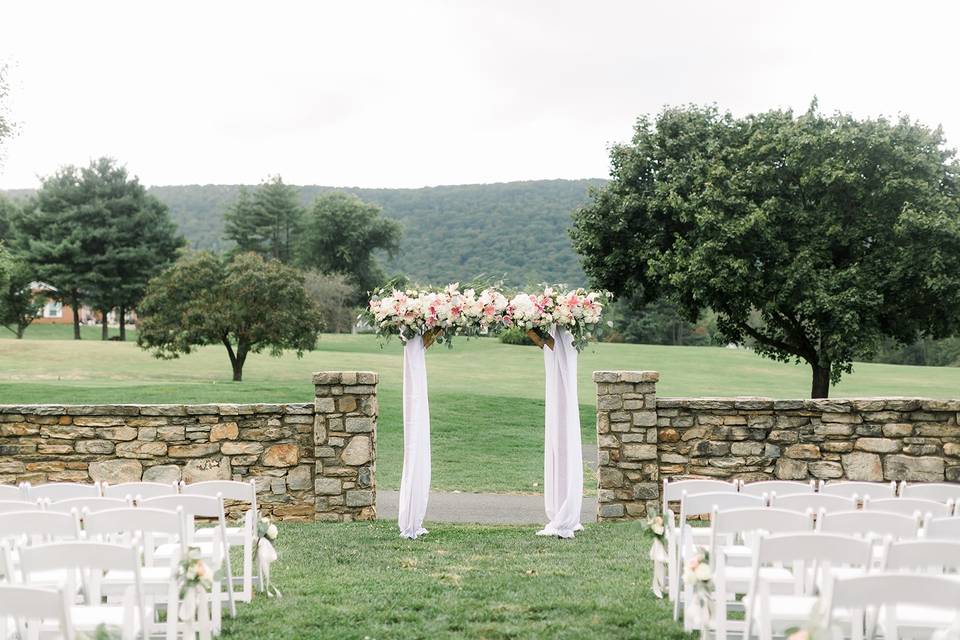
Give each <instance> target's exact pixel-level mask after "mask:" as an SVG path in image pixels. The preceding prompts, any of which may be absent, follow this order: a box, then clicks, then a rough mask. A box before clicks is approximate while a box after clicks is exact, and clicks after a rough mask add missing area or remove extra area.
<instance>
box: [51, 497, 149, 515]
mask: <svg viewBox="0 0 960 640" xmlns="http://www.w3.org/2000/svg"><path fill="white" fill-rule="evenodd" d="M128 506H130V503H129V502H127V501H126V500H123V499H121V498H69V499H67V500H59V501H57V502H51V503H50V504H48V505H47V511H59V512H60V513H70V511H72V510H73V509H76V510H77V512H78V513H81V514H82V513H84V512H88V513H95V512H97V511H106V510H107V509H121V508H123V507H128Z"/></svg>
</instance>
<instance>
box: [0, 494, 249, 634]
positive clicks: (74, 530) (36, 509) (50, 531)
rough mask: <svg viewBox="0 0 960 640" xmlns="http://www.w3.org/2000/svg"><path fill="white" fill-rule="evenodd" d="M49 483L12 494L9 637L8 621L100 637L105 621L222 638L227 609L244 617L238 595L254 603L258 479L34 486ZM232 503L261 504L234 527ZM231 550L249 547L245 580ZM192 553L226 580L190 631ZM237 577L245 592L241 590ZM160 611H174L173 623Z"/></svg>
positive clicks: (3, 602)
mask: <svg viewBox="0 0 960 640" xmlns="http://www.w3.org/2000/svg"><path fill="white" fill-rule="evenodd" d="M42 486H44V485H41V487H42ZM41 487H29V486H21V487H18V489H19V490H20V491H21V492H22V493H21V494H20V496H21V497H27V498H28V499H27V500H4V501H0V543H2V547H3V553H2V556H0V638H3V637H8V634H7V633H5V629H4V625H5V624H7V625H9V624H10V622H11V620H13V621H14V624H15V625H16V631H17V633H19V634H20V636H21V637H35V636H36V637H39V636H43V637H48V636H49V635H50V633H51V632H52V633H53V636H52V637H73V636H74V632H82V633H85V634H87V635H91V633H92V632H96V631H97V630H96V627H95V626H94V623H96V624H97V625H99V624H100V623H102V622H108V623H110V624H111V625H112V626H115V627H116V628H117V629H120V630H121V632H122V636H123V637H124V638H127V637H130V638H132V637H135V636H137V635H142V636H143V637H147V636H148V635H151V634H157V633H161V634H163V635H165V637H166V638H168V639H169V640H173V639H174V638H177V637H194V632H196V633H197V634H199V635H200V636H201V637H210V635H211V633H213V634H216V633H218V632H219V629H220V626H221V609H222V608H224V607H226V608H227V609H228V610H229V613H230V615H231V616H232V615H235V611H236V609H235V601H236V600H240V601H249V600H250V599H251V597H252V578H253V566H252V564H253V563H252V551H253V547H254V544H255V541H256V526H257V511H256V491H255V489H254V486H253V485H252V483H241V482H230V481H210V482H202V483H196V484H190V485H183V484H179V483H177V484H171V485H163V484H158V483H128V484H126V485H114V486H109V485H97V486H95V487H94V485H71V484H66V483H64V484H58V485H57V486H56V487H52V486H51V487H50V488H48V489H44V490H41V491H40V492H34V490H35V489H41ZM118 496H123V497H122V498H121V497H118ZM30 498H33V499H30ZM225 499H229V500H231V501H232V504H233V503H239V506H241V508H246V507H249V508H248V509H247V510H246V511H244V512H243V515H242V517H241V521H240V523H239V526H234V527H228V526H227V521H226V510H225V506H224V504H225V502H224V501H225ZM242 503H246V504H242ZM11 506H12V507H19V508H8V507H11ZM211 521H212V523H213V526H205V525H206V524H207V523H209V522H211ZM231 545H237V546H240V545H242V546H243V557H244V576H243V577H242V578H240V579H239V581H235V580H234V578H233V571H232V567H231V562H230V553H229V549H230V546H231ZM187 549H192V550H194V553H199V554H200V556H201V557H202V558H203V560H204V562H205V564H206V565H207V566H208V567H210V569H211V571H216V578H215V579H214V580H213V582H212V591H211V593H210V594H209V595H207V594H206V592H203V594H202V596H201V602H199V605H198V606H196V607H194V608H195V609H196V616H195V620H194V618H193V617H191V622H190V623H189V624H187V625H186V626H185V625H183V624H181V623H180V622H179V621H178V620H179V617H180V616H179V615H178V607H179V605H180V604H181V602H180V597H179V596H180V594H179V588H178V585H179V581H178V580H177V579H176V568H177V565H178V562H179V560H180V558H181V557H183V554H184V553H185V552H186V550H187ZM131 558H133V561H131ZM134 565H135V566H134ZM237 582H239V586H240V590H239V591H235V590H234V588H233V586H234V585H235V584H236V583H237ZM261 586H262V585H261ZM31 594H32V595H33V596H35V597H31ZM25 603H31V604H25ZM78 603H80V604H78ZM195 604H196V603H195ZM41 609H42V615H38V613H39V612H40V610H41ZM160 611H165V612H166V613H165V615H166V618H165V622H163V623H160V622H159V621H160V618H159V617H158V612H160ZM37 618H44V621H43V622H42V623H41V622H39V621H38V620H37ZM194 622H196V624H195V625H194ZM52 627H60V631H59V632H54V631H52ZM188 633H189V635H187V634H188ZM94 635H95V634H94Z"/></svg>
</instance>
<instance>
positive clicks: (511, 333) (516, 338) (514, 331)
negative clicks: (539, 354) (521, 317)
mask: <svg viewBox="0 0 960 640" xmlns="http://www.w3.org/2000/svg"><path fill="white" fill-rule="evenodd" d="M500 342H502V343H503V344H519V345H529V346H531V347H533V346H536V345H534V344H533V340H531V339H530V338H528V337H527V332H526V331H524V330H523V329H518V328H517V327H510V328H509V329H506V330H505V331H503V333H501V334H500Z"/></svg>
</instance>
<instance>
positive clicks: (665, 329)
mask: <svg viewBox="0 0 960 640" xmlns="http://www.w3.org/2000/svg"><path fill="white" fill-rule="evenodd" d="M604 315H605V317H606V319H607V320H608V321H609V322H612V323H613V329H614V331H613V332H609V333H608V337H609V338H612V341H614V342H633V343H641V344H669V345H683V346H694V345H695V346H706V345H710V344H713V343H714V340H713V333H714V332H716V320H715V317H714V314H713V313H712V312H710V311H707V312H705V313H703V314H702V318H700V319H699V320H698V322H689V321H688V320H687V319H686V318H684V317H683V316H682V315H681V314H680V311H679V309H677V305H676V304H674V303H673V302H671V301H670V300H668V299H666V298H661V299H659V300H657V301H655V302H651V303H649V304H641V303H639V302H638V301H637V300H636V299H635V298H633V297H623V298H621V299H620V300H618V301H617V302H615V303H613V304H612V305H610V306H609V307H607V313H605V314H604Z"/></svg>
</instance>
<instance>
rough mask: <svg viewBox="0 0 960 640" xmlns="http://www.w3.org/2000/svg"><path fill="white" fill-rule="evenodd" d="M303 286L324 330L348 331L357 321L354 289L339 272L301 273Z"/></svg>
mask: <svg viewBox="0 0 960 640" xmlns="http://www.w3.org/2000/svg"><path fill="white" fill-rule="evenodd" d="M303 277H304V284H303V286H304V288H305V289H306V291H307V295H308V296H309V297H310V299H311V300H313V303H314V305H316V307H317V310H318V311H319V312H320V319H321V320H322V321H323V327H324V330H325V331H329V332H330V333H349V332H350V330H351V329H352V328H353V325H354V324H355V323H356V321H357V315H358V314H359V310H358V309H357V308H356V306H355V305H354V304H353V301H354V298H356V291H355V290H354V288H353V285H351V284H350V282H349V281H348V280H347V277H346V276H344V275H341V274H334V275H326V274H323V273H320V272H318V271H307V272H306V273H304V274H303Z"/></svg>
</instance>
